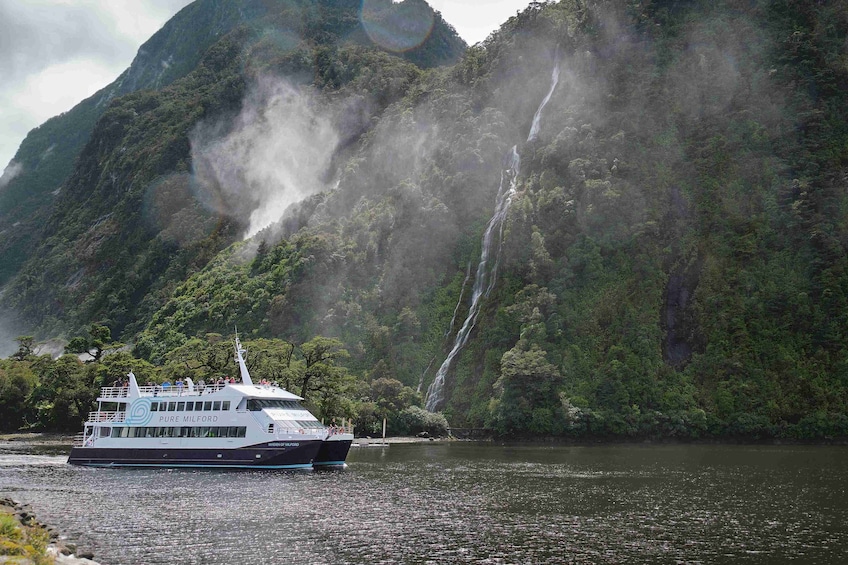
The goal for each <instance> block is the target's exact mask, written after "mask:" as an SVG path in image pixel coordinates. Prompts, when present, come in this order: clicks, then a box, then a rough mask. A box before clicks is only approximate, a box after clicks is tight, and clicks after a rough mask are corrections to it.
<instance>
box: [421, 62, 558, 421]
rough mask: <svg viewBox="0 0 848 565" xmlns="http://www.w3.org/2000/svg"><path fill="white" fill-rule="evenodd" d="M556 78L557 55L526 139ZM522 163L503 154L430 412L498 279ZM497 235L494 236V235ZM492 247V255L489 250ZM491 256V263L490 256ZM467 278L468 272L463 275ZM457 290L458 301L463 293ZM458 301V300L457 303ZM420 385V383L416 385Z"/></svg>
mask: <svg viewBox="0 0 848 565" xmlns="http://www.w3.org/2000/svg"><path fill="white" fill-rule="evenodd" d="M558 82H559V57H557V59H556V63H555V64H554V70H553V74H552V76H551V88H550V90H549V91H548V94H547V96H545V99H544V100H542V103H541V104H540V105H539V108H538V109H537V110H536V114H535V115H534V116H533V125H532V126H531V127H530V135H529V136H528V138H527V141H532V140H534V139H535V138H536V136H537V135H538V133H539V128H540V126H541V120H542V110H543V109H544V108H545V106H546V105H547V103H548V101H549V100H550V99H551V96H552V95H553V93H554V90H555V89H556V86H557V83H558ZM520 166H521V157H520V156H519V155H518V148H517V147H516V146H513V147H512V149H510V150H509V152H508V153H507V155H506V156H505V157H504V165H503V168H502V170H501V182H500V186H498V196H497V198H496V200H495V212H494V214H493V215H492V219H490V220H489V223H488V224H487V225H486V231H485V232H483V240H482V242H481V251H480V263H479V264H478V265H477V272H476V274H475V277H474V286H473V288H472V291H471V306H469V308H468V316H467V317H466V318H465V322H464V323H463V324H462V328H460V330H459V332H457V334H456V338H455V339H454V342H453V347H452V348H451V350H450V353H448V356H447V358H445V361H444V362H443V363H442V365H441V366H440V367H439V370H438V371H437V372H436V378H435V379H433V383H432V384H431V385H430V387H429V388H428V389H427V402H426V404H425V408H426V409H427V410H429V411H430V412H434V411H436V410H437V409H438V408H439V407H441V405H442V403H443V402H444V394H445V393H444V387H445V377H446V376H447V373H448V371H449V370H450V367H451V364H452V363H453V360H454V357H456V356H457V355H458V354H459V352H460V351H461V350H462V348H463V347H465V344H466V342H468V337H469V336H470V335H471V330H472V329H474V324H476V323H477V315H478V314H479V313H480V299H481V298H485V297H488V296H489V293H490V292H492V289H493V288H495V282H496V280H497V274H498V267H499V266H500V260H501V246H502V244H503V225H504V220H506V216H507V212H509V205H510V204H511V203H512V196H513V195H514V194H515V190H516V182H517V181H518V173H519V168H520ZM496 238H497V239H496ZM493 250H494V256H493V254H492V251H493ZM493 257H494V263H492V258H493ZM466 280H467V276H466ZM464 291H465V283H463V292H464ZM463 292H461V293H460V298H459V299H460V301H461V300H462V293H463ZM458 306H459V305H458V304H457V307H458ZM455 319H456V310H455V311H454V319H453V320H451V325H450V328H448V331H450V329H451V328H453V324H454V321H455ZM419 388H420V385H419Z"/></svg>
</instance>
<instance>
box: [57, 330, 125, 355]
mask: <svg viewBox="0 0 848 565" xmlns="http://www.w3.org/2000/svg"><path fill="white" fill-rule="evenodd" d="M123 346H124V344H122V343H118V342H116V341H112V331H111V330H110V329H109V328H108V327H107V326H101V325H99V324H91V326H90V327H89V328H88V337H81V336H77V337H75V338H73V339H71V341H69V342H68V345H66V346H65V353H73V354H76V355H81V354H83V353H87V354H89V355H90V356H91V359H90V360H89V361H90V362H93V363H99V362H100V358H101V357H103V355H104V354H105V353H107V352H108V351H114V350H117V349H120V348H121V347H123Z"/></svg>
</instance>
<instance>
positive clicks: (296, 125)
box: [192, 78, 340, 238]
mask: <svg viewBox="0 0 848 565" xmlns="http://www.w3.org/2000/svg"><path fill="white" fill-rule="evenodd" d="M333 114H334V112H333V110H332V108H328V107H327V106H326V104H325V103H323V102H322V101H320V100H319V98H318V96H317V95H316V94H315V93H314V92H313V91H311V90H309V89H306V88H302V87H297V86H293V85H291V84H289V83H288V82H286V81H284V80H281V79H274V78H263V79H260V80H259V81H258V82H257V84H255V85H254V87H253V88H252V89H251V92H250V94H249V95H248V96H247V97H246V99H245V101H244V103H243V106H242V110H241V112H240V113H239V115H238V116H237V117H236V118H235V119H234V120H231V121H230V122H228V123H222V122H218V123H214V124H210V123H205V124H200V125H199V126H198V127H197V128H196V129H195V131H194V133H193V135H192V160H193V163H194V173H195V176H196V178H197V181H198V182H199V183H200V185H201V186H202V187H203V189H204V191H205V194H206V196H205V198H206V200H207V203H208V204H209V205H210V206H212V207H214V208H216V209H217V210H218V212H220V213H223V214H227V215H231V216H234V217H236V218H238V219H239V220H240V221H242V222H244V223H245V224H246V225H247V230H246V232H245V234H244V236H245V238H249V237H251V236H253V235H254V234H256V233H257V232H259V231H260V230H262V229H263V228H265V227H268V226H269V225H271V224H273V223H275V222H277V221H278V220H279V219H280V218H281V217H282V215H283V212H284V211H285V209H286V208H287V207H288V206H290V205H291V204H294V203H295V202H298V201H300V200H303V199H304V198H306V197H308V196H310V195H312V194H315V193H317V192H319V191H321V190H324V189H325V188H327V179H326V176H327V174H328V171H329V168H330V165H331V160H332V157H333V154H334V152H335V150H336V147H337V145H338V143H339V139H340V138H339V133H338V131H337V130H336V128H335V127H334V125H333V118H332V116H333Z"/></svg>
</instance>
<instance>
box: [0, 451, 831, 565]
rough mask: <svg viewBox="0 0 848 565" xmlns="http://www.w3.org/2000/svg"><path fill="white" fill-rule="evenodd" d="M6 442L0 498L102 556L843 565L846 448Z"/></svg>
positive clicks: (0, 454) (0, 457)
mask: <svg viewBox="0 0 848 565" xmlns="http://www.w3.org/2000/svg"><path fill="white" fill-rule="evenodd" d="M65 459H66V456H65V454H64V453H63V452H58V454H57V451H56V450H53V451H52V452H51V451H50V450H44V449H39V448H36V447H34V446H26V445H23V446H21V445H19V444H15V443H9V442H7V443H3V444H2V445H0V496H8V497H11V498H14V499H16V500H19V501H22V502H28V503H30V504H31V505H32V507H33V510H34V511H35V513H36V514H37V515H38V517H39V518H40V519H41V520H42V521H43V522H47V523H50V524H52V525H54V526H56V527H58V528H59V529H60V530H61V531H62V532H63V533H64V534H66V535H67V536H68V537H69V538H71V541H75V542H77V543H78V544H79V545H80V547H81V548H84V549H89V550H91V551H93V552H94V554H95V558H96V559H98V560H99V561H100V562H101V563H104V564H122V563H126V564H138V563H151V564H152V563H169V564H170V563H204V564H207V563H208V564H225V563H226V564H230V563H271V562H276V563H327V564H335V563H352V564H353V563H356V564H360V563H361V564H365V563H367V564H372V563H428V562H429V563H528V564H537V563H539V564H541V563H570V562H578V563H676V562H685V563H691V562H702V563H738V562H745V563H783V562H793V563H845V562H848V494H846V484H848V448H840V447H737V446H621V445H617V446H603V447H515V446H512V447H510V446H496V445H486V444H469V443H459V442H454V443H430V444H394V445H392V446H390V447H387V448H379V447H368V448H358V449H357V448H354V449H352V450H351V455H350V457H349V458H348V463H349V466H348V468H347V469H346V470H344V471H337V472H297V473H284V472H272V471H265V472H252V471H232V472H222V471H185V470H181V471H168V470H121V469H88V468H81V467H74V466H69V465H67V464H65Z"/></svg>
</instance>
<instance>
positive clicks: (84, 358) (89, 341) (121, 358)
mask: <svg viewBox="0 0 848 565" xmlns="http://www.w3.org/2000/svg"><path fill="white" fill-rule="evenodd" d="M18 342H19V348H18V351H17V352H16V353H14V354H13V355H12V356H11V357H9V358H8V359H4V360H0V430H2V431H19V430H30V431H56V432H66V433H67V432H75V431H78V430H79V429H80V427H81V425H82V422H83V421H84V420H85V419H86V418H87V417H88V414H89V412H90V411H93V410H95V409H96V398H97V396H98V395H99V392H100V388H101V387H111V386H119V385H120V384H121V383H125V382H126V381H127V373H129V372H130V371H132V372H133V374H134V375H135V376H136V379H137V380H138V382H139V384H140V385H144V384H146V383H149V382H152V383H155V384H162V383H164V382H169V383H172V384H175V383H176V381H177V380H178V379H186V378H190V379H192V380H193V381H194V382H200V381H201V380H203V381H205V382H209V383H211V382H216V381H218V380H219V379H230V378H233V379H235V378H237V377H238V367H237V364H236V362H235V358H234V345H233V339H232V336H230V337H229V338H225V337H223V336H221V335H219V334H206V335H205V336H204V337H203V338H202V339H201V338H194V339H191V340H188V341H187V342H186V343H184V344H183V345H182V346H180V347H178V348H176V349H174V350H173V351H170V352H169V353H168V355H167V358H166V359H165V360H164V363H162V364H161V365H159V366H154V365H152V364H151V363H149V362H147V361H144V360H142V359H139V358H137V357H134V356H133V355H132V354H131V353H129V352H127V351H125V349H126V348H125V346H124V344H122V343H118V342H114V341H112V339H111V332H110V331H109V329H108V328H107V327H105V326H99V325H92V326H91V328H90V329H89V333H88V336H86V337H76V338H74V339H73V340H71V341H70V343H69V344H68V346H67V347H66V348H65V354H64V355H62V356H61V357H59V358H58V359H54V358H53V357H52V356H51V355H49V354H44V355H37V354H36V353H35V352H34V341H33V338H32V336H20V337H19V338H18ZM243 345H244V346H245V347H246V348H247V354H246V358H245V362H246V364H247V367H248V370H250V371H251V374H252V375H254V377H255V378H256V380H257V382H258V381H259V380H266V381H268V382H269V383H275V384H277V385H278V386H280V387H283V388H285V389H286V390H290V391H293V392H296V393H297V394H299V395H300V396H302V397H303V398H304V401H305V402H304V403H305V405H306V406H307V407H308V408H309V409H310V410H311V411H312V412H313V413H314V414H315V415H316V416H317V417H318V418H319V419H322V420H324V421H326V422H328V423H329V422H332V421H334V420H335V421H341V420H342V419H343V418H344V419H349V420H351V421H352V422H353V423H354V425H355V426H356V428H357V432H358V433H359V434H360V435H377V434H379V433H381V431H382V423H383V419H384V418H385V419H386V420H387V421H388V422H389V426H390V427H389V429H390V430H391V431H392V434H393V435H404V434H415V433H420V432H425V431H426V432H427V433H428V434H432V435H435V436H440V435H444V434H446V433H447V422H446V421H445V419H444V417H443V416H441V415H436V414H430V413H429V412H426V411H424V410H423V409H421V408H420V406H419V405H420V404H421V397H420V395H418V394H416V393H415V391H414V390H412V389H410V388H409V387H405V386H403V384H402V383H400V382H399V381H397V380H394V379H388V378H384V379H377V380H375V381H373V382H371V383H364V382H361V381H358V380H357V379H356V378H354V377H353V376H352V375H351V374H350V372H349V371H348V370H347V369H346V368H344V367H343V366H341V365H340V364H339V361H340V360H342V359H344V358H346V357H347V356H348V352H347V351H346V350H345V349H344V348H343V347H342V343H341V342H340V341H338V340H337V339H331V338H324V337H316V338H313V339H311V340H309V341H307V342H306V343H302V344H299V345H295V344H293V343H289V342H287V341H283V340H280V339H256V340H250V341H246V342H244V343H243Z"/></svg>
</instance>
